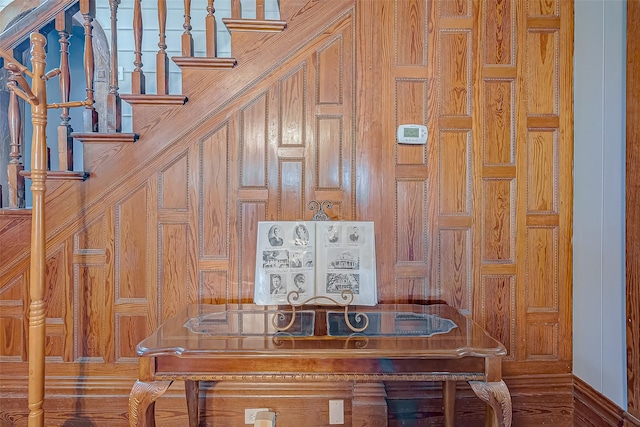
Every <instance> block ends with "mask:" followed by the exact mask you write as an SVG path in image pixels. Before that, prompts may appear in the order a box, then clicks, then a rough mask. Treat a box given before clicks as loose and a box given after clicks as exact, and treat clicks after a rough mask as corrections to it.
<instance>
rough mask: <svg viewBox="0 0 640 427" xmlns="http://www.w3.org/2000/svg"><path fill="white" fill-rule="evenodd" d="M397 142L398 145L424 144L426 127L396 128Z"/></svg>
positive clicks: (408, 126)
mask: <svg viewBox="0 0 640 427" xmlns="http://www.w3.org/2000/svg"><path fill="white" fill-rule="evenodd" d="M398 142H399V143H400V144H426V143H427V127H426V126H424V125H400V126H398Z"/></svg>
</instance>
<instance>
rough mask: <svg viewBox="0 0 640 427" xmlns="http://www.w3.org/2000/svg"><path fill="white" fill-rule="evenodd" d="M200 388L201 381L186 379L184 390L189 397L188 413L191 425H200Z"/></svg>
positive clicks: (192, 426)
mask: <svg viewBox="0 0 640 427" xmlns="http://www.w3.org/2000/svg"><path fill="white" fill-rule="evenodd" d="M199 390H200V381H195V380H185V381H184V391H185V395H186V398H187V414H188V415H189V427H198V426H199V425H200V413H199V412H198V406H199V405H198V394H199Z"/></svg>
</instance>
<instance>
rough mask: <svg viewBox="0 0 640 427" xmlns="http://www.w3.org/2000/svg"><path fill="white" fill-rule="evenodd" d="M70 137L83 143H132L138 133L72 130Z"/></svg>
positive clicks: (137, 136)
mask: <svg viewBox="0 0 640 427" xmlns="http://www.w3.org/2000/svg"><path fill="white" fill-rule="evenodd" d="M71 137H72V138H75V139H77V140H79V141H80V142H82V143H83V144H120V143H134V142H135V141H137V140H138V138H139V135H138V134H137V133H123V132H109V133H104V132H72V133H71Z"/></svg>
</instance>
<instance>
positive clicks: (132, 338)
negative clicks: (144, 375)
mask: <svg viewBox="0 0 640 427" xmlns="http://www.w3.org/2000/svg"><path fill="white" fill-rule="evenodd" d="M116 330H117V331H119V333H117V334H116V360H121V359H131V360H132V361H136V360H137V357H138V355H137V354H136V346H137V345H138V343H139V342H140V341H142V340H143V339H145V338H146V337H147V335H148V334H149V333H150V331H148V330H147V317H146V316H129V315H122V314H118V315H116Z"/></svg>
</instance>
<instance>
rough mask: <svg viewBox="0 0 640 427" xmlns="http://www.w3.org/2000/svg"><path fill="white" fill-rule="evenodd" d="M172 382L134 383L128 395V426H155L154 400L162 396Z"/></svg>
mask: <svg viewBox="0 0 640 427" xmlns="http://www.w3.org/2000/svg"><path fill="white" fill-rule="evenodd" d="M172 382H173V381H153V382H150V383H145V382H142V381H136V383H135V384H134V385H133V387H132V388H131V393H130V394H129V425H130V426H131V427H153V426H155V425H156V420H155V407H156V400H157V399H158V398H159V397H160V396H162V395H163V394H164V392H165V391H167V389H168V388H169V386H170V385H171V383H172Z"/></svg>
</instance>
